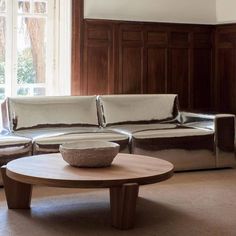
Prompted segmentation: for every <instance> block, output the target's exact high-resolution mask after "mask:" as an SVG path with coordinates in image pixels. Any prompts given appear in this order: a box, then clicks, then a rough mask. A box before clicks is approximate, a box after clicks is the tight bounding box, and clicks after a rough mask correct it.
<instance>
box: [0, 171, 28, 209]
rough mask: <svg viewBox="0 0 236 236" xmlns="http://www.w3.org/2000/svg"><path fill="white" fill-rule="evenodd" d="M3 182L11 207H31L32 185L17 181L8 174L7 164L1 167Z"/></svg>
mask: <svg viewBox="0 0 236 236" xmlns="http://www.w3.org/2000/svg"><path fill="white" fill-rule="evenodd" d="M1 173H2V178H3V184H4V189H5V194H6V199H7V205H8V208H9V209H29V208H30V202H31V195H32V185H31V184H25V183H21V182H18V181H15V180H13V179H11V178H9V177H8V176H7V175H6V166H2V167H1Z"/></svg>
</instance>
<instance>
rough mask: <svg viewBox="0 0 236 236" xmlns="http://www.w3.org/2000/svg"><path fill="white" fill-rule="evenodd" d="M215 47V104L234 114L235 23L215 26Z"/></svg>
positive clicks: (235, 79) (235, 109)
mask: <svg viewBox="0 0 236 236" xmlns="http://www.w3.org/2000/svg"><path fill="white" fill-rule="evenodd" d="M215 48H216V50H215V51H216V53H215V68H216V70H215V71H216V73H215V106H216V107H217V110H218V111H220V112H230V113H234V114H236V24H231V25H220V26H217V27H216V33H215Z"/></svg>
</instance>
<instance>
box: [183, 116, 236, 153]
mask: <svg viewBox="0 0 236 236" xmlns="http://www.w3.org/2000/svg"><path fill="white" fill-rule="evenodd" d="M181 124H182V125H183V126H187V127H193V128H203V129H212V130H214V131H215V145H216V147H217V148H218V149H219V150H221V151H226V152H233V151H234V139H235V115H233V114H215V115H208V114H201V113H191V112H181Z"/></svg>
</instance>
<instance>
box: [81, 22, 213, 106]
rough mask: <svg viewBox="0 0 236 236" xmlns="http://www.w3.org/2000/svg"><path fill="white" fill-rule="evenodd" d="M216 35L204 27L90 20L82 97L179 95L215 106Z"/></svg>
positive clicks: (183, 102) (184, 103)
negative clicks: (213, 93) (213, 81)
mask: <svg viewBox="0 0 236 236" xmlns="http://www.w3.org/2000/svg"><path fill="white" fill-rule="evenodd" d="M212 32H213V27H211V26H204V25H184V24H163V23H140V22H123V21H108V20H84V41H83V42H84V48H83V76H82V78H81V79H80V80H81V82H80V84H81V89H80V94H139V93H177V94H179V100H180V106H181V108H182V109H192V110H207V109H209V108H211V104H212V102H211V101H212V91H211V88H212V62H213V60H212V55H213V54H212V53H213V50H212V45H213V44H212Z"/></svg>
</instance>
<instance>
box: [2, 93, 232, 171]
mask: <svg viewBox="0 0 236 236" xmlns="http://www.w3.org/2000/svg"><path fill="white" fill-rule="evenodd" d="M2 123H3V128H4V130H3V132H4V133H3V134H2V136H1V138H0V165H3V164H6V163H7V162H8V161H9V160H12V159H15V158H18V157H21V156H27V155H37V154H42V153H53V152H58V148H59V145H60V144H62V143H65V142H73V141H77V140H93V139H100V140H107V141H113V142H117V143H119V144H120V152H126V153H135V154H143V155H149V156H153V157H159V158H163V159H165V160H168V161H170V162H172V163H173V164H174V166H175V170H176V171H182V170H194V169H209V168H222V167H234V166H235V163H236V161H235V154H234V136H235V134H234V132H235V117H234V115H231V114H218V115H204V114H195V113H188V112H181V111H180V110H179V107H178V96H177V95H175V94H154V95H105V96H60V97H15V98H13V97H12V98H7V99H6V100H5V101H4V103H3V104H2Z"/></svg>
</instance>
